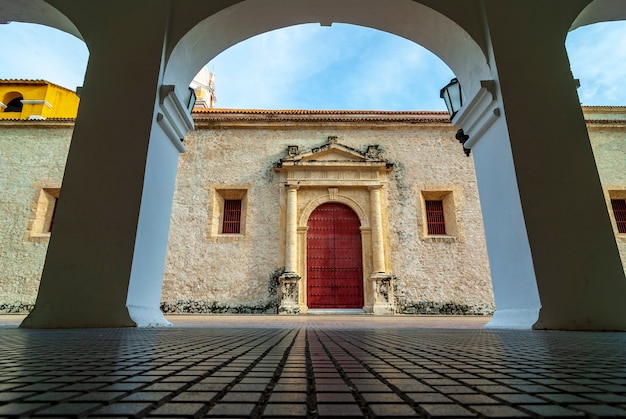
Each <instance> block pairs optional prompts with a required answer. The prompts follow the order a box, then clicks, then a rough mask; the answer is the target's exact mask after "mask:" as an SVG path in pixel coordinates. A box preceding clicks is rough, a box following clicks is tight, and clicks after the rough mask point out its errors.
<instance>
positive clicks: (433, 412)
mask: <svg viewBox="0 0 626 419" xmlns="http://www.w3.org/2000/svg"><path fill="white" fill-rule="evenodd" d="M419 407H420V408H422V409H424V410H425V411H426V413H428V414H429V415H430V417H432V418H450V417H474V416H476V414H475V413H472V412H471V411H469V410H467V409H465V408H464V407H462V406H458V405H456V404H452V403H448V404H420V405H419Z"/></svg>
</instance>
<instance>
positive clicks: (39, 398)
mask: <svg viewBox="0 0 626 419" xmlns="http://www.w3.org/2000/svg"><path fill="white" fill-rule="evenodd" d="M81 394H82V393H79V392H69V391H52V392H49V393H41V394H37V395H36V396H32V397H29V398H27V399H25V401H27V402H51V403H52V402H57V403H58V402H62V401H63V400H68V399H71V398H73V397H76V396H79V395H81Z"/></svg>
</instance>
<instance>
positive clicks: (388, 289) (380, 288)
mask: <svg viewBox="0 0 626 419" xmlns="http://www.w3.org/2000/svg"><path fill="white" fill-rule="evenodd" d="M370 280H371V281H372V285H373V288H374V307H373V312H374V314H394V313H395V309H394V305H393V303H394V298H393V282H392V278H391V275H388V274H385V273H382V274H380V273H378V274H374V275H372V276H371V277H370Z"/></svg>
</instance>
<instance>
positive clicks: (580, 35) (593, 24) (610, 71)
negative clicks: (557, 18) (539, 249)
mask: <svg viewBox="0 0 626 419" xmlns="http://www.w3.org/2000/svg"><path fill="white" fill-rule="evenodd" d="M601 4H602V3H600V2H597V1H596V2H593V3H591V4H590V5H589V6H588V7H587V8H586V9H585V10H584V11H583V13H581V15H580V16H579V18H578V19H577V21H576V22H575V24H574V26H573V27H574V29H572V30H571V31H570V32H569V34H568V36H567V40H566V43H565V45H566V48H567V54H568V57H569V60H570V64H571V69H572V74H573V75H574V77H575V78H577V79H578V80H579V87H578V96H579V99H580V103H581V105H582V108H583V113H584V114H585V119H586V121H587V132H588V134H589V140H590V143H591V148H592V150H593V155H594V159H595V162H596V167H597V170H598V175H599V177H600V181H601V183H602V190H603V193H604V198H605V202H606V207H607V212H608V214H609V218H610V221H611V225H612V227H613V231H614V234H615V238H616V243H617V247H618V249H619V253H620V257H621V260H622V265H623V266H624V271H625V272H626V236H625V235H624V231H625V230H624V227H623V219H624V215H623V214H624V212H623V209H624V208H626V179H624V173H626V158H625V155H624V153H625V151H624V147H623V144H624V136H623V132H622V131H621V130H619V129H618V128H617V127H618V126H619V125H620V124H622V123H623V118H624V116H623V115H624V106H626V85H625V84H624V83H623V80H624V78H625V77H626V68H625V67H624V62H626V42H625V41H624V40H625V39H626V5H624V4H623V3H619V5H618V3H617V2H615V3H613V8H602V7H599V6H601ZM618 6H619V7H618ZM609 12H610V13H609ZM608 19H610V20H611V21H606V20H608ZM617 19H624V20H617Z"/></svg>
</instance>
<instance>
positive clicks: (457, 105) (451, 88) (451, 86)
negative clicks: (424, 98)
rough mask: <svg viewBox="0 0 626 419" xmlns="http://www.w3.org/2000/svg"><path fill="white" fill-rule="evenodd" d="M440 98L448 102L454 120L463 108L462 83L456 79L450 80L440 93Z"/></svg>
mask: <svg viewBox="0 0 626 419" xmlns="http://www.w3.org/2000/svg"><path fill="white" fill-rule="evenodd" d="M439 97H440V98H442V99H443V100H444V101H445V102H446V107H447V108H448V112H449V113H450V119H452V118H454V115H456V113H457V112H458V111H459V109H461V106H463V96H461V83H459V81H458V80H457V79H456V78H454V79H452V80H450V83H448V84H446V85H445V86H444V87H443V88H442V89H441V91H440V92H439Z"/></svg>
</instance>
